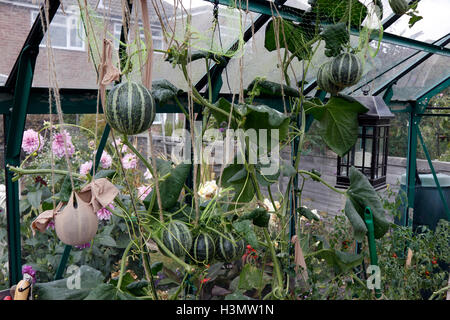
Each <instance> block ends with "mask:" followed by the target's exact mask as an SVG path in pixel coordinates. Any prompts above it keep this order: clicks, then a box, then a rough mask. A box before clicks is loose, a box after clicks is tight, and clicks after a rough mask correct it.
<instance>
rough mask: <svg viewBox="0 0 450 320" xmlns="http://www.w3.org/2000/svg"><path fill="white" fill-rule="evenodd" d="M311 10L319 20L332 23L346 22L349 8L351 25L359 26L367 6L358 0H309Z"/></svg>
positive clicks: (365, 13) (365, 14)
mask: <svg viewBox="0 0 450 320" xmlns="http://www.w3.org/2000/svg"><path fill="white" fill-rule="evenodd" d="M308 3H309V4H310V5H311V12H313V13H315V14H317V15H318V16H319V18H320V19H321V20H327V21H329V22H332V23H337V22H348V20H349V19H348V17H349V11H350V10H351V25H352V27H355V28H359V26H360V25H361V23H362V22H363V21H364V19H365V18H366V16H367V8H366V6H365V5H363V4H362V3H361V2H359V1H358V0H351V2H350V1H347V0H345V1H343V0H309V1H308Z"/></svg>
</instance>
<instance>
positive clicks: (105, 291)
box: [84, 283, 136, 300]
mask: <svg viewBox="0 0 450 320" xmlns="http://www.w3.org/2000/svg"><path fill="white" fill-rule="evenodd" d="M84 300H136V298H135V297H133V296H132V295H130V294H128V293H126V292H122V291H120V290H118V289H117V288H116V287H115V286H114V285H112V284H110V283H102V284H101V285H99V286H98V287H96V288H95V289H94V290H92V291H91V292H90V293H89V295H88V296H87V297H86V298H84Z"/></svg>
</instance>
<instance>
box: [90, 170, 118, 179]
mask: <svg viewBox="0 0 450 320" xmlns="http://www.w3.org/2000/svg"><path fill="white" fill-rule="evenodd" d="M115 173H116V170H100V171H98V172H96V173H95V179H100V178H108V179H112V177H113V176H114V174H115Z"/></svg>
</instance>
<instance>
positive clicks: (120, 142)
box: [115, 138, 128, 152]
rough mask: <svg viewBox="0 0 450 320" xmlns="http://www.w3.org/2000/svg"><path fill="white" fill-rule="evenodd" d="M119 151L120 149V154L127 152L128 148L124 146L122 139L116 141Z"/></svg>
mask: <svg viewBox="0 0 450 320" xmlns="http://www.w3.org/2000/svg"><path fill="white" fill-rule="evenodd" d="M115 141H116V145H117V149H119V151H120V152H127V151H128V147H127V146H126V145H124V144H123V142H122V140H120V138H117V139H116V140H115Z"/></svg>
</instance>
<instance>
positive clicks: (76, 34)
mask: <svg viewBox="0 0 450 320" xmlns="http://www.w3.org/2000/svg"><path fill="white" fill-rule="evenodd" d="M80 27H81V25H79V24H78V21H77V20H76V19H71V29H70V46H71V47H75V48H82V47H83V36H82V35H83V30H82V29H81V28H80Z"/></svg>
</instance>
